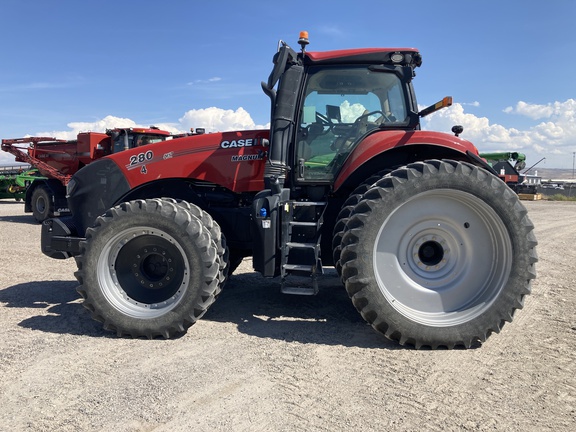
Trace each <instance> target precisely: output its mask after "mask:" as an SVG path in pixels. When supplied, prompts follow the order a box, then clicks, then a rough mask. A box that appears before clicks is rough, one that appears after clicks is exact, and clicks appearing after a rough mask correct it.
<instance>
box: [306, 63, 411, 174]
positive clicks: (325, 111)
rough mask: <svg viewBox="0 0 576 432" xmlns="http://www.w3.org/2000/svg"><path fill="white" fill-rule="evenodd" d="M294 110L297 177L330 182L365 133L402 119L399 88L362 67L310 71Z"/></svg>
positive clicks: (389, 76)
mask: <svg viewBox="0 0 576 432" xmlns="http://www.w3.org/2000/svg"><path fill="white" fill-rule="evenodd" d="M304 95H305V96H304V99H303V105H302V107H301V112H300V122H299V129H298V132H299V133H298V139H297V142H296V145H297V149H296V157H297V163H298V164H299V165H300V169H299V176H300V179H307V180H308V179H309V180H331V179H332V178H333V177H334V175H335V174H336V173H337V171H338V169H339V168H340V166H341V165H342V163H343V162H344V160H345V159H346V156H347V155H348V154H349V153H350V151H351V150H352V149H353V148H354V147H355V145H356V144H357V143H358V142H359V141H360V139H361V138H362V137H364V136H365V135H366V134H367V133H369V132H370V131H372V130H374V129H377V128H381V127H385V126H386V125H390V126H396V127H400V126H401V125H402V124H404V123H406V122H407V109H406V104H405V97H404V90H403V86H402V81H401V80H400V78H399V77H398V76H397V75H396V74H394V73H391V72H379V71H378V72H377V71H371V70H369V69H368V68H367V67H346V68H341V67H334V68H322V69H320V68H317V69H316V70H314V69H312V70H311V71H310V74H309V76H308V80H307V83H306V90H305V93H304Z"/></svg>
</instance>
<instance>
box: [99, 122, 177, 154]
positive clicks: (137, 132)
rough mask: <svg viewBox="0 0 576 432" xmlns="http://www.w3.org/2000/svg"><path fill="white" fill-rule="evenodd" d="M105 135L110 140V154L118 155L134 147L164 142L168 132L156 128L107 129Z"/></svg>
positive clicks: (168, 134)
mask: <svg viewBox="0 0 576 432" xmlns="http://www.w3.org/2000/svg"><path fill="white" fill-rule="evenodd" d="M106 134H107V135H109V136H110V137H111V138H112V152H113V153H118V152H121V151H124V150H128V149H131V148H134V147H140V146H143V145H147V144H154V143H157V142H161V141H166V139H167V138H168V137H169V136H170V132H167V131H163V130H160V129H158V128H157V127H153V126H151V127H150V128H125V129H122V128H116V129H108V130H107V131H106Z"/></svg>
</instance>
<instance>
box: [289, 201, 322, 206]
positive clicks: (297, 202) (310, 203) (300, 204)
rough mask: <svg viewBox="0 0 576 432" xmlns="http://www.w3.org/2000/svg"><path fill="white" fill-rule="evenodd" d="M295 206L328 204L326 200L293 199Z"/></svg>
mask: <svg viewBox="0 0 576 432" xmlns="http://www.w3.org/2000/svg"><path fill="white" fill-rule="evenodd" d="M292 205H293V206H294V207H317V206H324V205H326V201H292Z"/></svg>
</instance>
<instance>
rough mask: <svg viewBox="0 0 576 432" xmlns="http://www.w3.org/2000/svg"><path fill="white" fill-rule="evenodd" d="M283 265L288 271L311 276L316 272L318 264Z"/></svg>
mask: <svg viewBox="0 0 576 432" xmlns="http://www.w3.org/2000/svg"><path fill="white" fill-rule="evenodd" d="M283 267H284V270H286V271H289V272H294V273H297V274H301V275H303V276H304V275H306V276H310V275H311V274H312V273H314V272H315V267H316V266H314V265H310V264H284V266H283Z"/></svg>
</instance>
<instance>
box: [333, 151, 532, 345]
mask: <svg viewBox="0 0 576 432" xmlns="http://www.w3.org/2000/svg"><path fill="white" fill-rule="evenodd" d="M533 228H534V227H533V225H532V223H531V222H530V220H529V219H528V216H527V211H526V209H525V208H524V206H523V205H522V204H521V202H520V201H519V199H518V196H517V195H516V194H515V193H514V192H513V191H512V190H511V189H510V188H509V187H508V186H506V184H505V183H503V182H502V181H501V180H500V179H498V178H497V177H496V176H494V175H492V174H490V173H488V172H487V171H485V170H483V169H481V168H479V167H477V166H474V165H471V164H468V163H465V162H457V161H449V160H444V161H439V160H432V161H427V162H419V163H413V164H410V165H408V166H406V167H403V168H400V169H398V170H395V171H393V172H392V173H390V174H389V175H387V176H385V177H384V178H382V180H380V181H378V182H376V183H375V184H374V185H373V186H372V187H371V188H370V189H369V190H368V191H367V192H365V193H364V195H363V196H362V199H361V200H360V201H359V203H358V204H357V205H356V206H355V207H354V210H353V212H352V214H351V216H350V218H349V220H348V222H347V224H346V228H345V231H344V234H343V237H342V252H341V263H342V279H343V281H344V283H345V286H346V290H347V291H348V294H349V295H350V297H351V298H352V301H353V303H354V305H355V306H356V308H357V309H358V310H359V311H360V313H361V314H362V316H363V317H364V319H365V320H366V321H367V322H369V323H370V324H371V325H372V326H373V327H374V328H375V329H376V330H377V331H379V332H381V333H383V334H384V335H385V336H387V337H388V338H390V339H392V340H395V341H398V342H399V343H400V344H402V345H406V344H407V345H412V346H415V347H416V348H421V347H429V348H433V349H434V348H438V347H446V348H453V347H455V346H464V347H470V346H472V345H474V344H476V343H478V342H483V341H485V340H486V338H487V337H488V336H489V335H490V334H491V333H492V332H499V331H500V329H501V327H502V326H503V324H504V322H506V321H512V316H513V314H514V311H515V310H516V309H520V308H522V305H523V299H524V296H525V295H527V294H529V293H530V283H531V280H532V279H533V278H534V277H535V262H536V261H537V256H536V251H535V246H536V243H537V242H536V239H535V237H534V234H533Z"/></svg>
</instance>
